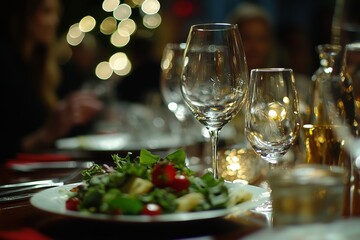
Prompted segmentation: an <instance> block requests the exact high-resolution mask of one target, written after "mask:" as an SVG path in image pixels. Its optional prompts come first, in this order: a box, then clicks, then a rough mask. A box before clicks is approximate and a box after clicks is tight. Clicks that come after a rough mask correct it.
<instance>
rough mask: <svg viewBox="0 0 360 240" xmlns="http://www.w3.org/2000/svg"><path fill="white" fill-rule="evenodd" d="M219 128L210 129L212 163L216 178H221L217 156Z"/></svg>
mask: <svg viewBox="0 0 360 240" xmlns="http://www.w3.org/2000/svg"><path fill="white" fill-rule="evenodd" d="M219 132H220V130H219V129H209V134H210V142H211V163H212V170H213V174H214V178H215V179H218V178H219V162H218V157H217V145H218V142H219Z"/></svg>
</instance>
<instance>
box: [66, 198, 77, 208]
mask: <svg viewBox="0 0 360 240" xmlns="http://www.w3.org/2000/svg"><path fill="white" fill-rule="evenodd" d="M79 204H80V200H79V199H78V198H77V197H72V198H69V199H67V200H66V202H65V207H66V209H67V210H71V211H77V210H79Z"/></svg>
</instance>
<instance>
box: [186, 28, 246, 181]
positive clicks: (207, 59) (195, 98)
mask: <svg viewBox="0 0 360 240" xmlns="http://www.w3.org/2000/svg"><path fill="white" fill-rule="evenodd" d="M180 83H181V84H180V86H181V92H182V95H183V98H184V101H185V103H186V105H187V106H188V107H189V109H190V111H191V112H192V113H193V114H194V116H195V118H196V119H197V120H198V121H199V122H200V123H201V124H202V125H204V126H205V127H206V128H207V130H208V132H209V135H210V142H211V161H212V169H211V171H212V172H213V175H214V178H216V179H218V178H219V166H218V156H217V144H218V137H219V133H220V131H221V129H222V127H223V126H224V125H226V124H227V123H228V122H229V121H230V120H232V119H233V118H234V117H235V116H236V114H237V113H238V112H239V110H240V108H241V107H242V105H243V103H244V102H245V96H246V94H247V88H248V69H247V63H246V59H245V54H244V49H243V45H242V40H241V37H240V33H239V31H238V28H237V25H236V24H229V23H207V24H197V25H193V26H191V28H190V31H189V35H188V38H187V42H186V48H185V52H184V66H183V71H182V77H181V82H180Z"/></svg>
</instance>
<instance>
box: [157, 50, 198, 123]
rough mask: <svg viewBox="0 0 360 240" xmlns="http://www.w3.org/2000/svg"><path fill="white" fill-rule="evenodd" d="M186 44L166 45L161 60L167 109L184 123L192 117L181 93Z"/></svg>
mask: <svg viewBox="0 0 360 240" xmlns="http://www.w3.org/2000/svg"><path fill="white" fill-rule="evenodd" d="M184 49H185V43H168V44H166V46H165V48H164V51H163V55H162V59H161V79H160V90H161V94H162V96H163V99H164V102H165V104H166V106H167V108H168V109H169V110H170V111H171V112H173V113H174V115H175V117H176V118H177V119H178V120H179V121H180V122H181V123H184V122H185V121H186V120H187V119H188V118H189V116H190V114H191V113H190V111H189V110H188V108H187V107H186V105H185V103H184V100H183V97H182V95H181V92H180V78H181V71H182V67H183V55H184Z"/></svg>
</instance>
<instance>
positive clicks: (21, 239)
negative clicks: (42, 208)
mask: <svg viewBox="0 0 360 240" xmlns="http://www.w3.org/2000/svg"><path fill="white" fill-rule="evenodd" d="M0 239H3V240H51V239H52V238H50V237H48V236H45V235H44V234H42V233H40V232H38V231H36V230H35V229H32V228H22V229H19V230H12V231H0Z"/></svg>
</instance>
